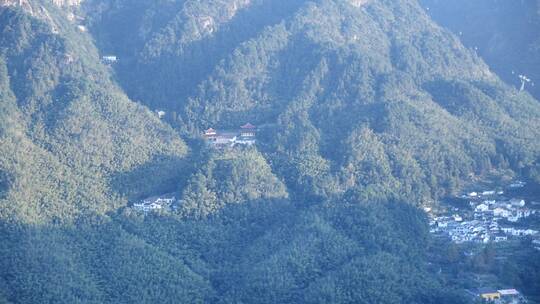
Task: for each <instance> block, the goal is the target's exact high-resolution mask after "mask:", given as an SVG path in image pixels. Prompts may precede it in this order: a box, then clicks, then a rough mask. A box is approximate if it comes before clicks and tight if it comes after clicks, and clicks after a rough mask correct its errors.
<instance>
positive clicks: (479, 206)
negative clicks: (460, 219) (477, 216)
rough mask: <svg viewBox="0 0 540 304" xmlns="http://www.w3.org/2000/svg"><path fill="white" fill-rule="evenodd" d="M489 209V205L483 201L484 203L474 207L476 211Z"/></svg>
mask: <svg viewBox="0 0 540 304" xmlns="http://www.w3.org/2000/svg"><path fill="white" fill-rule="evenodd" d="M488 210H489V206H488V205H486V204H484V203H482V204H480V205H478V206H476V208H474V211H476V212H486V211H488Z"/></svg>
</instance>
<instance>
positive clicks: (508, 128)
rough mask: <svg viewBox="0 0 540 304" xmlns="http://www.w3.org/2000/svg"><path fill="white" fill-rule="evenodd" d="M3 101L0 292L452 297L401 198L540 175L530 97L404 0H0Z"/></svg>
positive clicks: (47, 299) (74, 297) (433, 200)
mask: <svg viewBox="0 0 540 304" xmlns="http://www.w3.org/2000/svg"><path fill="white" fill-rule="evenodd" d="M103 56H115V57H116V59H117V60H116V61H115V60H106V59H103ZM0 107H1V110H0V235H1V240H0V269H1V270H2V271H1V273H0V302H7V303H134V302H138V303H147V302H152V303H153V302H158V301H159V302H167V303H178V302H180V303H193V302H198V303H203V302H204V303H241V302H245V303H304V302H306V303H321V302H331V303H465V299H464V298H463V293H460V292H459V291H458V290H459V288H461V287H462V286H454V285H451V284H449V283H448V282H447V281H446V278H445V277H444V276H442V275H441V276H437V275H435V274H433V273H431V272H430V271H429V263H428V260H427V253H426V250H425V249H426V248H427V247H429V246H430V244H431V240H430V237H429V234H428V232H427V225H426V217H425V214H424V213H423V212H422V211H421V209H420V208H418V207H422V206H423V207H427V206H435V207H436V206H437V204H438V199H440V198H442V197H444V196H445V195H448V194H449V193H455V192H457V191H459V190H460V189H461V186H462V185H463V183H464V182H465V181H466V180H467V179H469V178H470V177H471V176H473V177H476V176H479V177H481V176H482V175H483V174H485V173H487V172H489V171H490V170H494V169H502V170H507V171H508V172H512V173H515V174H521V175H524V176H526V177H532V178H537V179H538V180H539V181H540V170H539V169H540V141H539V140H538V138H540V103H539V102H538V101H537V100H535V99H534V98H533V97H532V96H531V95H529V94H528V93H527V92H526V91H523V92H520V91H518V90H516V89H515V88H513V87H512V86H510V85H507V84H506V83H504V82H502V81H501V80H500V79H499V77H498V76H497V75H496V74H495V73H493V72H492V71H491V70H490V68H489V67H488V65H486V63H484V62H483V61H482V59H480V58H479V57H478V56H477V55H476V54H475V53H474V52H473V51H471V50H470V49H468V48H466V47H464V46H463V45H462V43H461V42H460V40H459V39H458V38H457V37H456V36H455V35H453V34H452V33H450V32H449V31H447V30H445V29H443V28H441V27H440V26H439V25H437V24H436V23H435V22H434V21H432V20H431V18H430V17H429V16H428V15H427V14H426V13H425V11H424V9H423V8H422V7H421V6H420V5H419V3H418V2H417V1H416V0H399V1H396V0H314V1H307V0H293V1H272V0H202V1H190V0H189V1H184V0H158V1H156V0H141V1H128V0H86V1H59V0H55V1H52V0H51V1H49V0H24V1H11V0H4V1H0ZM156 110H160V111H164V113H165V114H164V116H163V117H161V115H157V114H156V112H155V111H156ZM162 113H163V112H162ZM246 122H251V123H253V124H255V125H257V126H259V129H258V134H257V144H256V145H255V146H253V147H249V148H234V149H226V150H215V149H212V148H209V147H208V146H207V145H206V144H205V143H204V141H203V139H202V136H201V135H202V131H203V130H205V129H207V128H209V127H214V128H218V129H232V128H236V127H238V126H240V125H242V124H244V123H246ZM166 192H175V194H176V195H177V196H178V197H179V198H180V199H179V202H180V203H179V205H178V206H177V208H175V209H173V210H168V211H163V212H155V213H148V214H144V213H141V212H137V211H135V210H134V209H133V208H130V203H132V202H134V201H136V200H138V199H141V198H144V197H147V196H151V195H157V194H163V193H166Z"/></svg>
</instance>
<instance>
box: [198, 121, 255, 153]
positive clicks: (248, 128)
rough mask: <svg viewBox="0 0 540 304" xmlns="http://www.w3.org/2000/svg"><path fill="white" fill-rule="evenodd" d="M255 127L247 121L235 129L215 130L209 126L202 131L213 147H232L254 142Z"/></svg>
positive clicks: (248, 144) (249, 144)
mask: <svg viewBox="0 0 540 304" xmlns="http://www.w3.org/2000/svg"><path fill="white" fill-rule="evenodd" d="M256 134H257V127H256V126H254V125H252V124H250V123H247V124H245V125H243V126H240V128H238V129H237V130H215V129H213V128H209V129H208V130H206V131H204V138H205V139H206V141H207V142H208V144H209V145H210V146H212V147H214V148H218V149H220V148H225V147H234V146H236V145H241V146H251V145H253V144H255V140H256Z"/></svg>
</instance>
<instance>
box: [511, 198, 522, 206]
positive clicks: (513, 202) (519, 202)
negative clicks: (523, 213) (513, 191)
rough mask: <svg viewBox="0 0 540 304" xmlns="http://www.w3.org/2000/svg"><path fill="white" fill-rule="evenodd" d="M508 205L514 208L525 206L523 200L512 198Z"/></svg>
mask: <svg viewBox="0 0 540 304" xmlns="http://www.w3.org/2000/svg"><path fill="white" fill-rule="evenodd" d="M510 204H511V205H512V206H514V207H523V206H525V200H522V199H519V198H513V199H511V200H510Z"/></svg>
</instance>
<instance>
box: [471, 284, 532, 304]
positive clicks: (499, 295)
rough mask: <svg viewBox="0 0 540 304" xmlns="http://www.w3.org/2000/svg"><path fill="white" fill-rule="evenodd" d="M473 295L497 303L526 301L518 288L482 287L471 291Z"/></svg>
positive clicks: (513, 303)
mask: <svg viewBox="0 0 540 304" xmlns="http://www.w3.org/2000/svg"><path fill="white" fill-rule="evenodd" d="M469 293H470V294H471V295H472V296H474V297H477V298H480V299H481V300H483V301H485V302H489V303H496V304H519V303H526V302H527V301H526V299H525V297H523V295H522V294H521V293H520V292H519V291H517V290H516V289H513V288H510V289H495V288H491V287H482V288H478V289H477V290H474V291H470V292H469Z"/></svg>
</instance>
